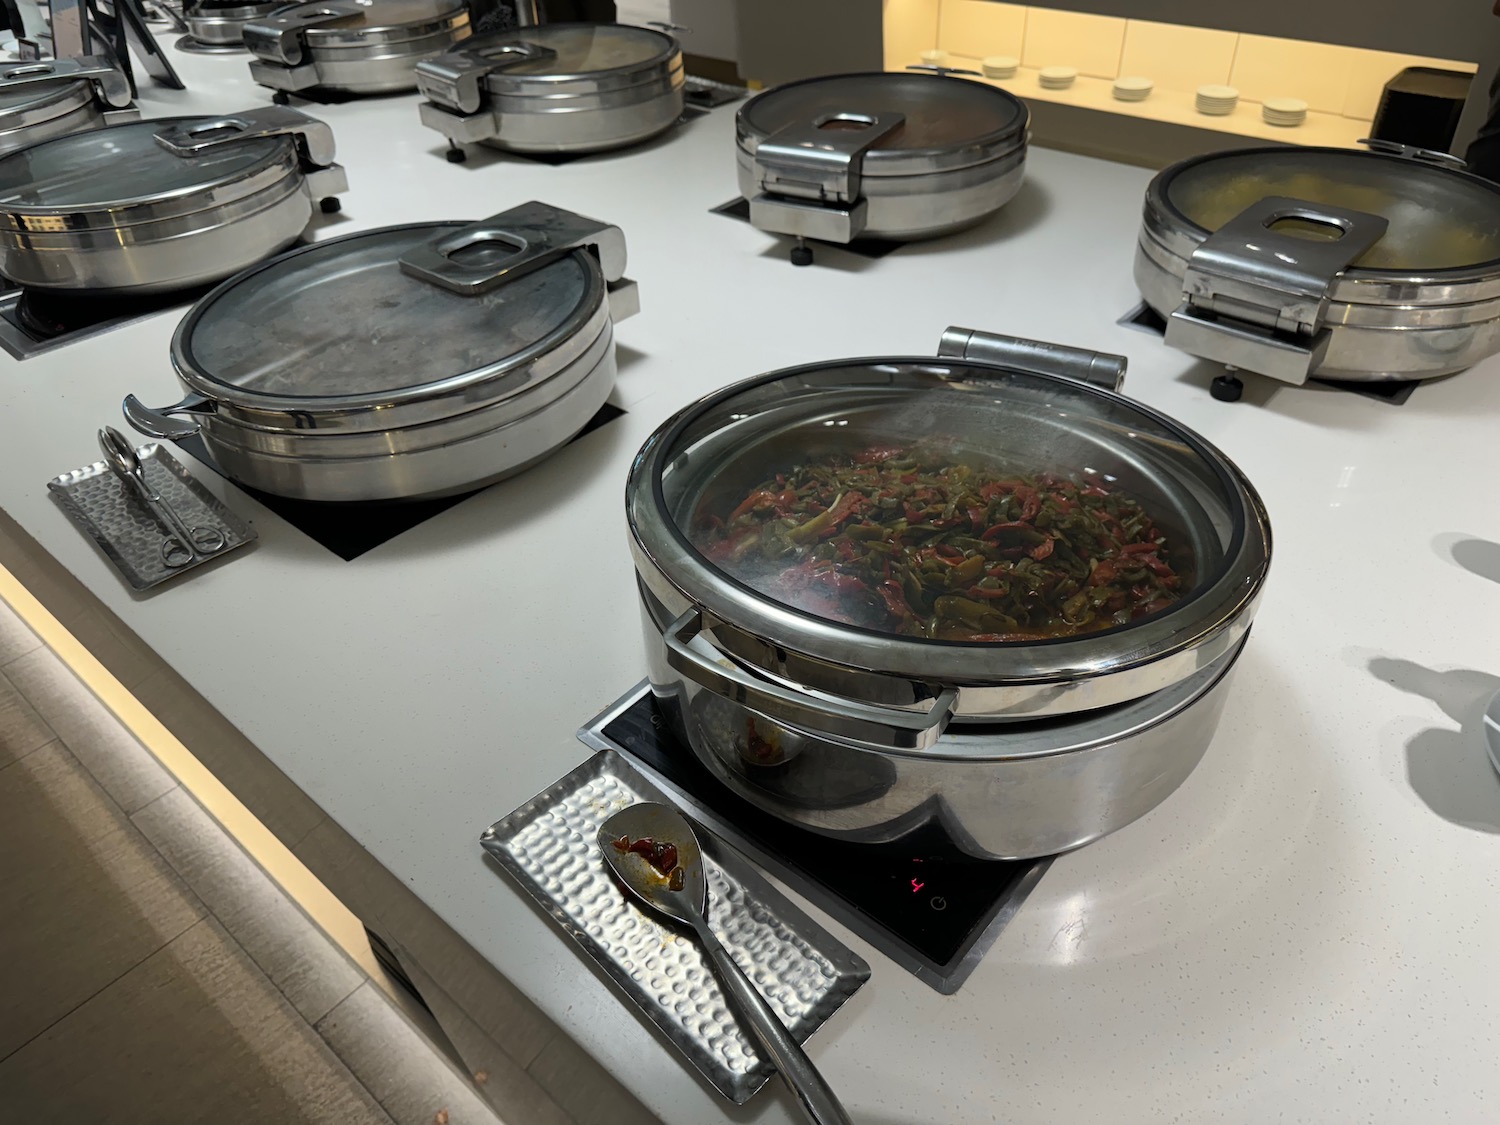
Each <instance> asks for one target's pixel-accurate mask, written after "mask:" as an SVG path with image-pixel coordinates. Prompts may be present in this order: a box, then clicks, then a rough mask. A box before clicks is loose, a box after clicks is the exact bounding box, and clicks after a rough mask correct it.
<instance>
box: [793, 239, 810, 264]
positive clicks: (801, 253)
mask: <svg viewBox="0 0 1500 1125" xmlns="http://www.w3.org/2000/svg"><path fill="white" fill-rule="evenodd" d="M791 258H792V265H794V266H810V265H812V263H813V252H812V247H811V246H809V245H808V244H807V239H805V238H799V239H797V245H795V246H793V247H792V253H791Z"/></svg>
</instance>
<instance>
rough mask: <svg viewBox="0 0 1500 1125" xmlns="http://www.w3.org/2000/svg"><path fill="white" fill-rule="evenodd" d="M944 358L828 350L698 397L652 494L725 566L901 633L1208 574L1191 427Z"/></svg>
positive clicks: (1120, 622)
mask: <svg viewBox="0 0 1500 1125" xmlns="http://www.w3.org/2000/svg"><path fill="white" fill-rule="evenodd" d="M952 370H958V371H960V372H961V371H962V370H963V369H962V368H957V369H954V368H950V367H948V366H946V365H943V364H941V363H931V362H928V363H926V364H923V363H922V362H921V361H915V360H912V361H905V360H902V361H894V360H893V361H890V362H889V363H888V364H883V365H881V366H870V367H868V368H860V367H853V366H849V367H843V368H829V369H824V370H823V371H821V372H819V373H817V374H815V375H813V374H804V375H788V376H782V377H780V378H776V379H773V380H770V381H763V382H760V383H757V384H756V385H754V386H752V387H751V388H749V389H747V390H746V391H744V392H742V393H740V394H737V395H735V396H733V397H732V398H729V399H728V400H725V401H721V402H719V403H717V404H715V405H713V406H710V407H709V408H708V409H706V410H705V412H704V413H703V414H701V415H700V416H698V417H696V418H694V419H692V420H691V421H690V422H689V423H687V424H686V425H685V426H684V427H683V428H682V429H680V430H679V431H678V433H677V434H676V435H675V440H674V442H673V445H672V446H671V447H670V448H668V449H667V450H666V451H665V455H664V464H665V466H666V467H665V469H664V471H663V473H662V480H661V484H660V488H661V497H662V502H663V504H664V506H665V511H666V512H668V513H669V514H670V518H671V520H672V522H673V524H674V526H675V528H676V530H677V532H678V534H679V535H680V536H681V537H682V538H683V539H685V540H686V541H687V542H688V543H689V544H690V545H691V546H692V547H693V548H694V549H695V550H696V551H697V552H698V554H699V555H700V556H701V557H702V558H703V559H704V560H705V561H706V562H707V563H708V564H709V565H710V566H712V567H714V568H715V569H717V570H718V571H719V573H720V574H722V575H724V576H727V577H729V578H730V579H731V580H733V581H734V582H735V583H737V584H739V585H741V586H743V587H748V588H749V589H751V590H753V591H755V592H756V593H757V594H759V595H761V596H763V597H765V598H769V599H771V600H773V601H775V602H779V603H781V604H784V605H787V606H790V607H792V608H794V609H797V610H799V611H801V612H803V613H806V614H810V615H811V616H813V617H818V618H823V619H825V620H829V621H836V622H840V623H842V624H845V625H850V626H854V627H855V628H858V629H861V630H866V631H872V632H876V633H882V634H894V635H898V636H901V637H904V638H912V639H916V640H926V641H946V642H957V643H1025V644H1036V643H1038V642H1047V641H1052V640H1063V639H1068V638H1073V637H1078V636H1084V635H1095V634H1099V633H1102V632H1104V631H1106V630H1109V631H1112V630H1115V629H1119V628H1123V627H1126V626H1129V625H1132V624H1134V623H1136V622H1139V621H1141V620H1144V619H1145V618H1148V617H1154V616H1156V615H1159V614H1163V613H1169V612H1171V611H1173V610H1174V609H1175V608H1178V607H1182V606H1185V605H1186V604H1187V603H1188V602H1190V601H1192V599H1193V596H1194V594H1195V592H1197V591H1200V590H1202V589H1204V588H1205V587H1206V586H1207V585H1208V584H1210V583H1211V582H1213V581H1215V580H1216V579H1217V578H1218V577H1219V575H1220V573H1221V571H1222V570H1223V568H1224V564H1225V559H1226V558H1227V557H1228V556H1229V555H1230V553H1231V552H1232V551H1233V550H1236V549H1237V546H1236V544H1238V542H1239V541H1240V538H1241V536H1242V535H1243V526H1242V523H1243V519H1244V513H1243V510H1242V505H1241V502H1240V500H1239V499H1238V493H1237V492H1236V491H1235V489H1234V486H1233V485H1232V483H1231V482H1230V480H1229V478H1228V477H1227V476H1226V474H1225V473H1224V471H1223V469H1222V468H1220V467H1219V465H1218V464H1216V463H1215V462H1214V461H1211V460H1210V458H1209V456H1208V455H1207V454H1206V453H1205V452H1204V451H1203V450H1202V449H1200V448H1199V447H1198V446H1197V445H1196V443H1195V442H1193V441H1190V440H1188V439H1186V437H1185V435H1183V434H1182V433H1180V432H1178V431H1176V430H1175V429H1174V428H1173V427H1171V426H1169V425H1167V424H1166V423H1165V422H1164V421H1162V420H1159V419H1157V418H1156V417H1155V416H1153V415H1152V414H1150V413H1148V412H1146V411H1143V410H1137V409H1136V408H1134V407H1133V406H1132V405H1131V404H1130V403H1129V402H1128V400H1125V399H1120V398H1114V397H1112V396H1105V395H1102V394H1100V393H1098V392H1095V391H1093V390H1092V389H1090V388H1087V387H1083V386H1081V385H1079V386H1077V387H1076V388H1075V387H1074V386H1072V385H1070V384H1067V383H1066V382H1065V381H1062V380H1056V379H1045V378H1042V377H1037V376H1033V375H1027V374H1024V373H1019V372H1010V373H1000V372H998V371H994V370H991V369H985V374H984V375H983V376H982V377H979V378H976V379H972V380H971V379H966V378H957V379H955V378H946V377H944V375H943V373H944V372H947V371H952ZM971 370H972V369H971Z"/></svg>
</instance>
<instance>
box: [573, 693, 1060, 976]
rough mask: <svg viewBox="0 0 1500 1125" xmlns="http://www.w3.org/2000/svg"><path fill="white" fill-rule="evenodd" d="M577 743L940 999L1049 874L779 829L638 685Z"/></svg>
mask: <svg viewBox="0 0 1500 1125" xmlns="http://www.w3.org/2000/svg"><path fill="white" fill-rule="evenodd" d="M579 737H580V738H581V739H582V740H583V741H584V743H585V744H587V745H589V746H592V747H594V748H596V749H613V750H617V751H620V752H622V753H624V754H625V755H626V756H627V757H629V758H630V759H631V761H632V764H637V765H640V766H641V767H643V768H644V769H645V770H646V772H647V773H648V774H650V775H651V776H652V778H653V779H654V780H657V781H659V782H661V783H662V784H663V785H664V786H665V787H666V788H667V789H668V790H669V791H671V792H672V793H673V795H674V796H678V797H680V798H682V799H683V802H684V804H685V805H687V806H688V807H689V811H690V812H692V813H693V815H695V816H697V817H698V819H700V820H702V821H703V822H704V823H705V824H707V825H708V827H710V828H711V829H713V831H715V832H716V833H718V834H719V835H721V836H723V837H725V838H726V839H728V840H729V841H730V842H731V843H734V844H735V845H736V846H738V847H740V848H741V850H743V851H745V852H746V853H747V854H749V855H750V856H752V857H753V858H754V859H756V860H757V862H759V863H761V865H762V866H764V867H766V868H767V869H768V870H770V871H771V872H772V873H773V874H775V875H776V876H777V877H778V878H780V879H782V880H783V881H784V882H786V883H788V884H789V885H791V886H793V887H795V888H796V889H797V890H798V892H799V893H801V894H802V895H803V896H805V897H806V898H807V899H808V900H809V901H811V902H813V903H815V904H816V905H817V906H819V907H820V908H822V909H823V910H825V911H827V912H828V913H829V914H831V915H832V916H834V917H835V918H837V919H838V920H839V921H840V922H842V923H843V924H844V925H845V926H847V927H848V928H849V929H850V930H852V931H853V932H854V933H856V934H858V935H859V936H860V937H862V938H863V939H865V940H866V941H868V942H869V943H870V944H871V945H873V946H874V947H875V948H877V949H879V950H880V951H881V952H882V953H884V954H885V955H886V956H887V957H889V958H891V960H893V961H895V962H896V963H897V964H899V965H901V966H902V967H903V968H905V969H907V970H908V971H910V972H912V973H913V974H915V975H916V976H917V977H918V978H919V979H921V980H922V981H923V982H924V983H926V984H928V985H930V986H931V987H933V988H935V989H937V990H938V991H939V992H942V993H945V994H948V993H953V992H956V991H957V990H958V988H959V987H960V986H961V985H962V984H963V982H964V980H965V979H966V978H967V977H968V975H969V973H970V972H971V971H973V968H974V966H975V965H977V964H978V963H979V959H980V957H981V956H982V955H983V954H984V952H985V950H987V949H988V948H989V946H990V944H992V942H993V940H994V938H995V937H996V935H998V934H999V932H1000V930H1001V928H1002V927H1003V926H1004V925H1005V923H1006V922H1008V921H1009V920H1010V919H1011V918H1012V917H1013V916H1014V915H1015V913H1016V911H1017V910H1018V909H1019V908H1020V906H1021V903H1022V902H1023V901H1024V900H1025V898H1026V896H1027V895H1028V894H1030V893H1031V890H1032V888H1033V887H1035V886H1036V883H1037V882H1038V880H1040V879H1041V877H1042V874H1043V873H1044V872H1045V871H1046V870H1047V868H1048V867H1049V866H1050V865H1051V863H1052V859H1051V858H1050V857H1049V858H1046V859H1040V860H1025V861H1019V862H1007V861H1003V860H983V859H975V858H974V857H973V856H971V855H968V854H966V853H964V852H962V851H960V850H959V849H958V848H957V847H955V846H954V844H953V842H952V841H951V840H950V839H949V838H948V837H947V835H946V834H945V833H944V832H943V831H942V830H941V829H940V828H939V827H937V826H936V825H934V824H926V825H924V826H923V827H921V828H918V829H917V830H915V831H913V832H911V833H908V834H907V835H906V836H903V837H902V838H901V839H900V840H897V841H895V842H893V843H889V844H861V843H853V842H850V841H846V840H839V839H834V838H833V837H829V836H823V835H820V834H819V833H816V832H810V831H808V830H806V829H803V828H799V827H797V826H795V825H792V824H788V823H787V822H786V821H783V820H780V819H778V818H776V817H774V816H771V815H770V814H769V813H766V812H763V811H762V810H760V809H758V808H756V807H755V806H754V805H752V804H750V802H748V801H746V800H745V799H743V798H742V797H739V796H738V795H736V794H735V793H733V792H731V791H730V790H729V789H728V787H726V786H725V785H724V784H723V783H722V782H720V781H719V780H718V779H717V778H716V777H714V776H713V774H711V773H710V772H709V771H708V769H707V768H706V767H704V766H703V765H702V764H701V763H700V762H699V761H698V759H697V758H696V757H695V756H694V755H693V754H692V752H691V751H689V750H688V749H687V748H686V747H684V746H683V745H682V744H681V743H680V742H678V740H677V737H676V735H675V734H674V733H673V732H672V730H671V726H670V724H669V721H668V719H667V717H666V716H665V715H664V714H663V713H662V711H661V709H660V707H659V705H658V703H657V700H656V698H655V697H654V696H653V695H652V693H651V690H650V687H649V686H648V685H646V684H641V685H638V686H637V687H635V688H634V689H632V690H631V691H630V692H629V693H628V694H627V695H626V696H624V697H623V698H622V699H621V700H619V701H618V702H617V703H616V704H614V706H612V707H611V708H610V709H609V710H607V711H605V712H604V713H603V714H602V715H600V716H599V717H598V718H596V719H595V720H594V721H593V722H591V723H590V724H589V725H588V726H586V727H585V728H583V730H581V731H579Z"/></svg>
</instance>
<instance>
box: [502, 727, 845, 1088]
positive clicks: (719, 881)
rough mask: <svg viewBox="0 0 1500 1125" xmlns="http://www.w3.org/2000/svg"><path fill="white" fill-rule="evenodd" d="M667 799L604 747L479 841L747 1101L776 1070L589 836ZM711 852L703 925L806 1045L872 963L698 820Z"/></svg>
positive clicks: (700, 965)
mask: <svg viewBox="0 0 1500 1125" xmlns="http://www.w3.org/2000/svg"><path fill="white" fill-rule="evenodd" d="M639 801H660V802H663V803H665V804H670V803H671V802H670V800H669V799H668V798H667V797H666V796H665V795H664V794H663V793H662V792H661V790H659V789H657V788H656V787H655V786H654V785H652V784H651V783H650V782H649V781H647V780H646V779H645V778H644V777H642V776H641V775H640V774H639V773H638V772H636V771H635V770H634V769H632V768H631V766H630V765H628V764H627V763H626V762H625V761H624V759H623V758H621V757H620V755H619V754H617V753H614V752H613V751H601V752H599V753H597V754H595V755H594V756H593V757H592V758H590V759H589V760H588V761H587V762H585V763H584V764H583V765H581V766H579V767H578V768H577V769H576V770H574V771H573V772H572V773H570V774H568V775H567V776H566V777H564V778H563V779H562V780H560V781H558V782H556V783H555V784H554V785H552V786H551V787H550V788H548V789H546V790H544V791H543V792H541V793H539V794H537V795H536V796H535V797H533V798H532V799H531V800H529V801H527V802H526V804H524V805H522V806H521V807H520V808H518V809H517V810H516V811H515V812H513V813H511V814H510V815H509V816H507V817H505V818H504V819H503V820H498V821H496V822H495V823H494V824H492V825H491V826H490V827H489V828H488V829H486V830H485V832H484V834H483V835H482V836H481V837H480V844H481V845H482V846H483V847H484V849H485V851H487V852H489V854H490V855H492V856H494V857H495V859H497V860H498V861H499V862H500V863H501V864H502V865H503V866H504V868H505V870H506V871H507V872H509V873H510V875H511V876H512V877H513V878H514V879H515V880H516V881H517V882H518V883H520V884H521V886H522V887H524V888H525V889H526V891H527V892H528V893H529V894H530V895H531V896H532V898H534V899H536V900H537V902H538V903H540V904H541V906H542V907H543V909H545V910H546V911H547V913H548V914H550V915H551V916H552V918H553V919H554V920H555V921H556V922H557V924H558V925H559V926H561V927H562V929H563V932H564V933H566V934H567V935H568V936H569V937H570V938H572V939H573V940H574V941H576V942H577V943H578V944H579V945H580V946H582V947H583V950H584V952H585V953H587V954H588V955H589V956H590V957H592V958H593V959H594V960H595V961H597V962H598V963H599V966H600V967H601V968H602V969H603V970H604V972H605V973H606V974H608V976H609V977H610V979H611V980H612V981H614V983H615V984H616V985H617V986H618V987H619V988H620V990H621V991H623V992H624V993H625V995H626V996H627V997H629V998H630V1000H631V1001H632V1002H633V1003H635V1005H636V1006H637V1007H639V1008H640V1010H641V1011H642V1012H643V1013H644V1014H645V1016H646V1018H647V1019H649V1020H650V1021H651V1022H652V1023H653V1024H655V1025H656V1027H657V1028H658V1029H659V1030H660V1031H661V1033H662V1034H663V1035H665V1036H666V1037H667V1038H668V1039H669V1040H671V1041H672V1042H673V1043H674V1044H676V1046H677V1047H678V1049H679V1050H681V1051H682V1053H683V1054H684V1055H686V1056H687V1058H688V1061H689V1062H691V1063H692V1064H693V1066H695V1067H696V1068H697V1069H698V1070H699V1071H700V1072H701V1073H702V1074H703V1076H704V1077H705V1078H707V1079H708V1081H709V1082H710V1083H711V1084H712V1085H713V1087H714V1089H716V1090H718V1091H719V1093H721V1094H723V1095H724V1096H725V1097H726V1098H728V1099H730V1100H731V1101H733V1102H734V1103H735V1104H736V1105H740V1104H743V1103H744V1102H745V1101H747V1100H748V1099H749V1098H750V1096H751V1095H752V1094H754V1093H755V1092H756V1091H757V1090H759V1089H760V1088H761V1086H763V1085H764V1084H765V1082H766V1080H767V1079H768V1078H769V1077H770V1076H771V1075H772V1074H773V1073H774V1069H773V1067H772V1066H771V1064H770V1063H769V1062H768V1061H767V1060H765V1059H763V1058H762V1057H761V1055H760V1052H759V1049H758V1048H757V1047H756V1046H755V1043H754V1041H753V1040H752V1039H751V1038H750V1037H749V1036H748V1035H747V1034H746V1033H745V1032H744V1031H742V1030H741V1029H740V1026H739V1023H738V1022H737V1021H736V1020H735V1018H734V1016H733V1015H732V1014H731V1012H730V1009H729V1006H728V1004H727V1002H726V1001H725V999H724V995H723V993H722V992H721V991H720V989H719V984H718V981H717V979H716V978H715V977H714V975H713V971H712V970H711V969H710V968H709V967H708V962H707V960H706V959H705V958H704V956H703V952H702V950H701V949H699V947H698V945H697V943H696V942H694V941H693V940H692V938H690V937H688V936H687V934H686V932H685V931H680V930H678V929H677V928H675V927H674V926H672V925H671V924H669V923H666V922H662V921H659V920H657V918H656V917H655V916H653V915H651V914H648V913H647V912H646V911H645V910H644V909H642V908H641V907H638V906H636V905H635V904H634V903H633V902H630V901H629V900H627V898H626V896H625V892H624V891H623V890H621V889H620V888H619V886H618V885H616V883H615V881H614V878H613V876H611V875H610V873H609V869H608V868H607V867H606V866H605V863H604V859H603V857H602V856H600V854H599V851H598V848H597V846H596V843H595V833H596V832H597V831H598V829H599V825H601V824H603V823H604V821H605V820H606V819H608V818H609V816H610V815H611V814H612V813H615V812H617V811H619V810H620V809H622V808H625V807H626V806H627V805H632V804H635V803H637V802H639ZM694 827H695V828H696V829H697V831H698V832H699V835H700V837H701V840H702V844H703V855H704V858H705V860H706V861H707V868H708V870H707V874H708V896H709V908H708V914H709V922H710V924H711V925H712V926H713V929H714V932H715V933H716V934H718V935H719V937H720V939H722V940H723V942H724V945H725V947H726V948H728V950H729V951H730V953H732V954H733V955H734V959H735V960H736V961H738V962H739V964H740V967H741V968H743V969H744V970H745V972H746V973H747V974H749V976H750V979H751V980H752V981H754V982H755V986H756V987H757V988H758V989H760V991H761V993H762V995H764V996H765V998H766V999H767V1000H768V1001H769V1002H770V1005H771V1007H772V1008H773V1009H774V1010H775V1012H776V1014H777V1015H778V1016H779V1017H780V1018H781V1020H782V1022H783V1023H785V1024H786V1026H787V1028H788V1029H789V1030H790V1031H791V1032H792V1034H793V1036H795V1037H796V1039H797V1040H798V1041H799V1042H803V1041H805V1040H806V1039H807V1037H808V1036H810V1035H811V1034H812V1033H813V1032H814V1031H816V1030H817V1029H818V1028H819V1027H821V1026H822V1025H823V1024H824V1023H826V1022H827V1021H828V1019H829V1017H830V1016H832V1015H833V1013H834V1012H836V1011H838V1009H839V1007H840V1006H841V1005H842V1004H843V1003H844V1001H845V1000H847V999H849V997H851V996H853V995H854V993H855V992H856V991H857V990H858V989H859V986H860V985H862V984H864V982H865V981H866V980H868V979H869V976H870V966H869V965H868V964H866V962H865V960H864V959H863V958H862V957H860V956H859V955H858V954H856V953H854V952H853V951H852V950H850V949H848V948H847V947H846V946H845V945H844V944H843V943H842V942H840V941H839V940H838V939H837V938H835V937H834V936H833V935H832V934H830V933H828V931H827V930H824V929H823V928H822V927H821V926H819V925H818V924H817V923H816V922H814V921H813V920H812V919H811V918H809V917H808V916H807V915H806V914H804V913H803V912H802V911H801V910H799V909H798V908H797V907H796V906H794V905H793V904H792V903H791V902H790V901H789V900H788V899H787V898H786V896H785V895H783V894H781V892H779V891H777V890H776V889H775V888H774V887H772V886H771V885H770V884H769V883H768V882H766V880H765V879H763V878H762V877H761V876H760V875H758V874H756V872H755V870H754V869H753V868H752V867H751V866H750V864H749V862H748V861H747V860H745V859H743V858H741V857H740V856H739V854H738V853H737V852H735V851H734V850H733V849H731V848H730V847H729V846H728V845H726V844H725V843H723V842H722V841H720V840H718V839H716V838H715V837H713V836H712V835H710V834H709V833H708V832H707V831H706V830H704V829H702V828H701V827H699V826H697V825H695V826H694Z"/></svg>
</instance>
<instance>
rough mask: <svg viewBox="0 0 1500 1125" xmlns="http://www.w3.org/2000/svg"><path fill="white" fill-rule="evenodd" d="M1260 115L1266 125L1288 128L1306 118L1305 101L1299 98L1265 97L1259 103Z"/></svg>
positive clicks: (1299, 123)
mask: <svg viewBox="0 0 1500 1125" xmlns="http://www.w3.org/2000/svg"><path fill="white" fill-rule="evenodd" d="M1260 116H1261V119H1262V120H1263V121H1265V123H1266V124H1267V125H1280V126H1283V127H1284V128H1288V129H1289V128H1292V127H1294V126H1297V125H1301V124H1302V123H1303V122H1304V121H1306V120H1307V103H1306V102H1305V101H1303V100H1302V99H1301V98H1267V99H1266V100H1265V101H1264V102H1262V103H1261V107H1260Z"/></svg>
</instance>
